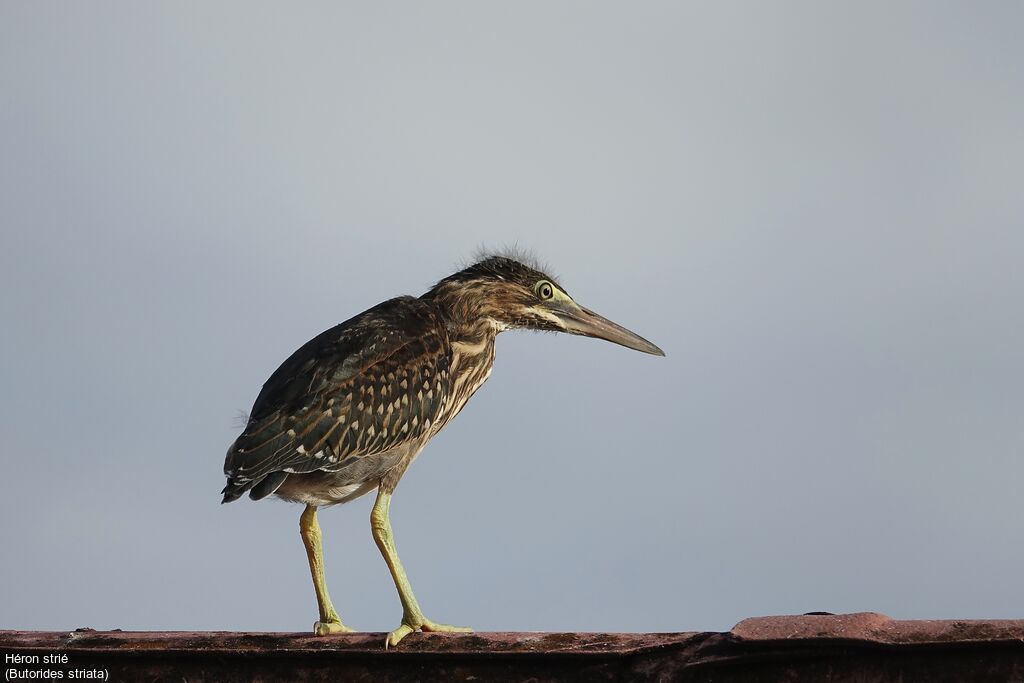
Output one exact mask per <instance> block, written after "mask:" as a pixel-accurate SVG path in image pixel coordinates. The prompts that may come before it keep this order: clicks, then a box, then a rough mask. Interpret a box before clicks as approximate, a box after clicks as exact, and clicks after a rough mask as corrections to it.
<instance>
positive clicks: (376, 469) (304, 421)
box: [221, 253, 665, 648]
mask: <svg viewBox="0 0 1024 683" xmlns="http://www.w3.org/2000/svg"><path fill="white" fill-rule="evenodd" d="M517 329H525V330H541V331H553V332H565V333H568V334H574V335H582V336H585V337H594V338H598V339H604V340H607V341H610V342H614V343H616V344H620V345H622V346H624V347H627V348H630V349H635V350H637V351H642V352H644V353H648V354H653V355H657V356H664V355H665V354H664V352H663V351H662V350H661V349H660V348H658V347H657V346H655V345H654V344H652V343H651V342H649V341H647V340H646V339H644V338H643V337H641V336H639V335H637V334H635V333H633V332H631V331H629V330H627V329H626V328H624V327H620V326H619V325H617V324H616V323H613V322H612V321H610V320H608V319H607V318H604V317H602V316H600V315H598V314H597V313H595V312H593V311H591V310H589V309H587V308H584V307H583V306H581V305H579V304H577V303H576V301H575V300H574V299H573V298H572V297H571V296H570V295H569V293H568V292H567V291H566V289H565V288H564V287H562V286H561V285H560V284H559V283H558V281H557V280H556V279H555V278H554V277H552V276H550V275H547V274H545V272H543V270H542V267H541V266H540V265H539V264H537V263H536V262H534V261H533V260H532V259H528V258H527V257H524V256H522V255H521V254H515V255H509V254H502V253H496V254H489V255H486V254H485V255H482V256H481V257H479V259H478V260H476V261H475V262H473V263H472V264H470V265H468V266H467V267H464V268H462V269H461V270H459V271H458V272H455V273H454V274H452V275H449V276H448V277H445V278H443V279H442V280H440V281H439V282H437V284H435V285H434V286H433V287H432V288H430V289H429V290H428V291H427V292H426V293H424V294H423V295H421V296H419V297H413V296H399V297H397V298H394V299H390V300H388V301H384V302H383V303H380V304H378V305H376V306H374V307H372V308H370V309H368V310H366V311H364V312H362V313H360V314H358V315H356V316H354V317H352V318H350V319H349V320H346V321H345V322H343V323H340V324H338V325H336V326H334V327H332V328H330V329H328V330H326V331H324V332H323V333H321V334H319V335H317V336H316V337H314V338H313V339H311V340H310V341H308V342H306V343H305V344H303V345H302V346H301V347H299V349H298V350H296V351H295V352H294V353H293V354H292V355H291V356H289V357H288V358H287V359H286V360H285V361H284V362H283V363H282V364H281V365H280V367H278V368H277V370H275V371H274V373H273V374H271V376H270V378H269V379H268V380H267V381H266V383H264V384H263V388H262V390H261V391H260V392H259V394H258V396H257V397H256V401H255V402H254V404H253V406H252V409H251V411H250V412H249V418H248V421H247V422H246V424H245V427H244V429H243V431H242V433H241V434H240V435H239V436H238V438H237V439H235V441H234V442H233V443H232V444H231V446H230V447H229V448H228V451H227V455H226V457H225V460H224V474H225V476H226V478H227V485H226V486H225V487H224V489H223V491H222V492H221V493H223V496H224V497H223V500H222V503H228V502H231V501H234V500H237V499H238V498H240V497H241V496H243V495H244V494H245V493H248V494H249V497H250V498H251V499H253V500H260V499H263V498H267V497H268V496H271V495H275V496H277V497H278V498H281V499H284V500H286V501H290V502H294V503H300V504H304V505H305V509H304V510H303V512H302V514H301V516H300V518H299V532H300V535H301V537H302V541H303V545H304V546H305V550H306V555H307V559H308V561H309V569H310V573H311V575H312V579H313V588H314V591H315V593H316V599H317V605H318V608H319V618H318V620H317V621H316V623H315V624H314V626H313V632H314V633H315V634H316V635H321V636H326V635H331V634H337V633H345V632H350V631H352V630H353V629H351V628H349V627H348V626H346V625H345V624H344V623H343V622H342V621H341V619H340V617H339V616H338V613H337V611H336V610H335V609H334V606H333V604H332V602H331V598H330V595H329V593H328V591H327V583H326V579H325V576H324V559H323V549H322V535H321V531H320V525H319V522H318V519H317V510H318V509H319V508H321V507H328V506H332V505H338V504H342V503H348V502H350V501H353V500H355V499H356V498H359V497H360V496H362V495H365V494H367V493H370V492H371V491H376V492H377V496H376V501H375V502H374V505H373V508H372V511H371V513H370V528H371V532H372V534H373V538H374V541H375V542H376V544H377V547H378V548H379V549H380V552H381V554H382V555H383V557H384V561H385V563H386V564H387V566H388V569H389V570H390V572H391V576H392V578H393V580H394V583H395V588H396V589H397V590H398V596H399V599H400V601H401V604H402V621H401V624H400V625H399V626H398V628H396V629H395V630H393V631H391V632H390V633H389V634H388V635H387V637H386V639H385V643H384V647H385V648H387V647H393V646H396V645H398V644H399V642H401V640H402V639H403V638H405V636H407V635H408V634H410V633H413V632H416V631H424V632H437V631H443V632H444V631H446V632H470V631H471V629H468V628H464V627H457V626H450V625H447V624H441V623H437V622H434V621H431V620H430V619H427V617H426V616H425V615H424V614H423V610H422V609H421V608H420V605H419V603H418V602H417V600H416V597H415V596H414V595H413V591H412V586H411V585H410V583H409V579H408V577H407V576H406V573H405V569H404V568H403V567H402V563H401V561H400V560H399V557H398V551H397V550H396V548H395V542H394V536H393V533H392V528H391V521H390V515H389V512H390V506H391V497H392V494H393V493H394V491H395V487H396V486H397V485H398V482H399V480H400V479H401V478H402V475H403V474H405V472H406V470H407V468H408V467H409V465H410V464H411V463H412V462H413V460H415V459H416V457H417V455H419V453H420V451H421V450H423V447H424V446H425V445H426V444H427V442H428V441H430V439H431V438H432V437H434V436H435V435H437V433H438V432H440V431H441V430H442V429H444V428H445V427H446V426H447V425H448V424H449V423H450V422H451V421H452V419H453V418H454V417H455V416H456V415H458V414H459V412H460V411H461V410H462V408H463V407H464V406H465V405H466V402H467V401H468V400H469V399H470V398H471V397H472V396H473V395H474V394H475V393H476V391H477V390H478V389H479V388H480V387H481V385H483V383H484V382H486V381H487V378H488V377H489V376H490V374H491V368H492V366H493V364H494V348H495V338H496V337H497V336H498V334H499V333H500V332H503V331H506V330H517Z"/></svg>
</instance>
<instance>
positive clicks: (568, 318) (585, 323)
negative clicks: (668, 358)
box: [554, 306, 665, 356]
mask: <svg viewBox="0 0 1024 683" xmlns="http://www.w3.org/2000/svg"><path fill="white" fill-rule="evenodd" d="M554 312H555V314H556V315H557V316H558V318H559V319H560V320H561V321H562V323H563V324H564V325H565V331H566V332H569V333H570V334H579V335H583V336H584V337H596V338H597V339H604V340H605V341H610V342H613V343H615V344H620V345H622V346H625V347H626V348H627V349H635V350H637V351H643V352H644V353H650V354H652V355H655V356H664V355H665V352H664V351H662V350H661V349H659V348H658V347H657V346H655V345H654V344H652V343H651V342H649V341H647V340H646V339H644V338H643V337H641V336H640V335H639V334H635V333H633V332H630V331H629V330H627V329H626V328H625V327H622V326H621V325H616V324H615V323H613V322H612V321H611V320H609V319H608V318H605V317H604V316H601V315H598V314H597V313H594V312H593V311H592V310H590V309H589V308H584V307H582V306H579V307H575V306H572V307H570V306H567V307H565V308H561V307H560V308H559V310H556V311H554Z"/></svg>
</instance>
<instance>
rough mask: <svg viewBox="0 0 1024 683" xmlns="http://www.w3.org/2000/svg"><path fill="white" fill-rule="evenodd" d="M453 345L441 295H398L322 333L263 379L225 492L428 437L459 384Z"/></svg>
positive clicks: (331, 467) (231, 458)
mask: <svg viewBox="0 0 1024 683" xmlns="http://www.w3.org/2000/svg"><path fill="white" fill-rule="evenodd" d="M451 359H452V346H451V344H450V342H449V339H448V332H447V330H446V327H445V324H444V320H443V319H442V317H441V314H440V312H439V311H438V309H437V308H436V306H434V305H433V304H432V303H430V302H427V301H423V300H421V299H417V298H414V297H409V296H405V297H398V298H396V299H391V300H389V301H385V302H384V303H382V304H378V305H377V306H374V307H373V308H371V309H369V310H367V311H364V312H363V313H360V314H359V315H357V316H355V317H353V318H351V319H349V320H347V321H345V322H343V323H341V324H339V325H336V326H335V327H332V328H331V329H329V330H326V331H325V332H323V333H321V334H319V335H317V336H316V337H314V338H313V339H311V340H310V341H309V342H307V343H306V344H304V345H303V346H302V347H300V348H299V349H298V350H297V351H295V353H293V354H292V355H291V356H289V357H288V359H287V360H285V361H284V362H283V363H282V364H281V366H280V367H279V368H278V369H277V370H276V371H274V373H273V374H272V375H271V376H270V378H269V379H268V380H267V381H266V383H265V384H264V385H263V389H262V390H261V391H260V393H259V396H258V397H257V398H256V402H255V403H254V404H253V407H252V412H251V414H250V417H249V421H248V424H247V425H246V427H245V430H244V431H243V432H242V434H241V435H240V436H239V437H238V439H236V440H235V442H234V443H233V444H232V445H231V447H230V448H229V449H228V453H227V456H226V458H225V461H224V473H225V475H226V476H227V477H228V483H227V486H226V487H225V489H224V492H223V493H224V501H225V502H228V501H231V500H235V499H237V498H238V497H240V496H241V495H242V494H244V493H245V492H246V491H249V492H250V496H251V497H253V498H257V499H258V498H262V497H264V496H267V495H270V494H271V493H273V492H274V491H275V490H277V489H278V487H280V486H281V484H282V483H283V482H284V481H285V479H287V478H288V476H289V475H290V474H303V473H311V472H316V471H327V472H330V471H337V470H340V469H343V468H346V467H351V466H352V464H353V459H363V458H368V457H372V456H375V455H379V454H382V453H387V452H393V451H395V450H396V449H400V448H401V447H403V446H405V445H408V444H410V443H422V442H423V441H425V440H426V439H427V438H429V436H430V434H431V433H432V431H433V428H434V427H435V424H436V422H437V419H438V416H439V415H440V414H442V412H443V411H444V407H445V401H446V399H447V397H448V395H449V391H450V388H451V382H450V379H451V378H450V374H449V368H450V365H451Z"/></svg>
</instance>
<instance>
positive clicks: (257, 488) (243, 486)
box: [220, 472, 288, 505]
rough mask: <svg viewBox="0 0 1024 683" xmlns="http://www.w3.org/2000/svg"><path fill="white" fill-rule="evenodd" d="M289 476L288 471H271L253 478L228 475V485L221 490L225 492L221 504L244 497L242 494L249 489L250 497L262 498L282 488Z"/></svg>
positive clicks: (254, 498)
mask: <svg viewBox="0 0 1024 683" xmlns="http://www.w3.org/2000/svg"><path fill="white" fill-rule="evenodd" d="M287 478H288V473H287V472H271V473H270V474H268V475H267V476H265V477H263V478H261V479H257V480H255V481H253V480H245V481H238V480H235V479H232V478H231V477H228V483H227V486H225V487H224V489H223V490H222V491H221V493H223V494H224V498H223V500H221V501H220V502H221V504H222V505H223V504H224V503H230V502H232V501H236V500H238V499H239V498H241V497H242V495H243V494H244V493H245V492H246V491H248V492H249V497H250V498H252V499H253V500H260V499H262V498H266V497H267V496H269V495H270V494H272V493H273V492H274V491H277V489H279V488H281V484H283V483H284V480H285V479H287Z"/></svg>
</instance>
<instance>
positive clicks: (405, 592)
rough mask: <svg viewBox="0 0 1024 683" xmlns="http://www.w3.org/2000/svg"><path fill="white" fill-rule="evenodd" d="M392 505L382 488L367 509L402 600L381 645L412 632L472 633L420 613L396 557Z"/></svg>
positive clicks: (378, 544)
mask: <svg viewBox="0 0 1024 683" xmlns="http://www.w3.org/2000/svg"><path fill="white" fill-rule="evenodd" d="M390 508H391V494H390V493H385V492H384V491H383V490H381V489H378V490H377V502H376V503H374V504H373V510H372V511H371V512H370V528H371V529H372V530H373V540H374V541H376V542H377V547H378V548H380V552H381V555H383V556H384V561H385V562H387V564H388V569H390V570H391V577H392V578H393V579H394V580H395V588H397V589H398V598H399V599H400V600H401V601H402V625H401V626H399V627H398V628H396V629H395V630H394V631H392V632H391V633H389V634H388V637H387V640H385V641H384V647H385V648H387V647H388V646H389V645H390V646H393V645H398V643H399V642H400V641H401V640H402V638H405V637H406V636H407V635H409V634H410V633H412V632H413V631H454V632H457V633H471V632H472V631H473V629H471V628H464V627H462V626H449V625H447V624H438V623H436V622H433V621H430V620H429V619H427V618H426V617H425V616H423V610H421V609H420V606H419V603H417V602H416V596H414V595H413V594H412V586H410V585H409V577H407V576H406V575H405V569H403V568H402V563H401V561H400V560H399V559H398V551H396V550H395V540H394V536H393V535H392V533H391V519H390V517H389V510H390Z"/></svg>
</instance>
